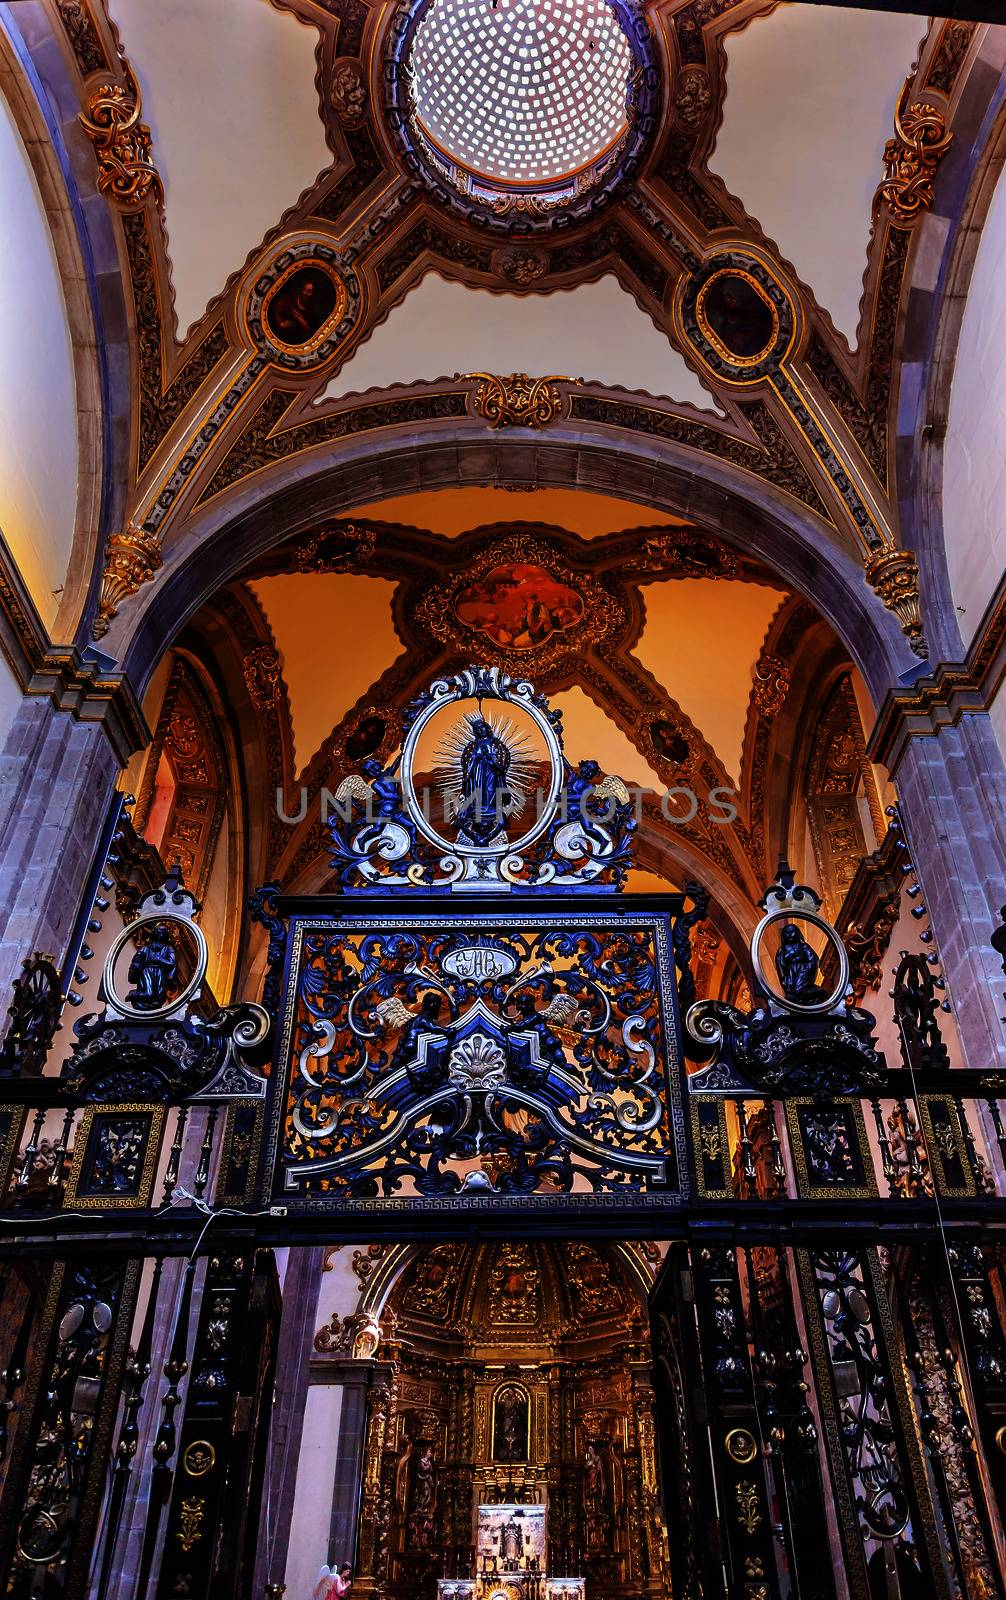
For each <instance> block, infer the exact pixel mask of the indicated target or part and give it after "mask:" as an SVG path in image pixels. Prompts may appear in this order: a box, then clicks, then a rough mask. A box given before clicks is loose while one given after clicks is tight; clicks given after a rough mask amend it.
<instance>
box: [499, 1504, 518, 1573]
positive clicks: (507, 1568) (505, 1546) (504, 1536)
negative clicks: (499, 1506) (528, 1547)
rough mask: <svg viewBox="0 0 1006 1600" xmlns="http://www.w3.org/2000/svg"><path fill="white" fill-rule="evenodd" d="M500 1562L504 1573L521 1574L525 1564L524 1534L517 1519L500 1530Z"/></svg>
mask: <svg viewBox="0 0 1006 1600" xmlns="http://www.w3.org/2000/svg"><path fill="white" fill-rule="evenodd" d="M500 1561H501V1563H502V1566H503V1571H504V1572H519V1571H520V1570H521V1568H522V1566H523V1563H524V1533H523V1530H522V1528H521V1525H520V1523H519V1522H518V1521H517V1519H516V1517H511V1518H510V1520H509V1522H504V1524H503V1526H502V1528H501V1529H500Z"/></svg>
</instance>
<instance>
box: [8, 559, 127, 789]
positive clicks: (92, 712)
mask: <svg viewBox="0 0 1006 1600" xmlns="http://www.w3.org/2000/svg"><path fill="white" fill-rule="evenodd" d="M0 649H2V651H3V654H4V655H5V656H6V658H7V660H8V662H9V664H10V667H11V670H12V671H13V673H14V676H15V678H16V679H17V682H18V684H19V685H20V688H21V692H22V693H23V694H25V695H45V696H47V697H48V699H50V700H51V701H52V703H53V705H55V706H58V707H59V709H60V710H61V711H69V712H70V714H71V715H72V716H74V717H76V718H77V719H78V720H79V721H81V722H101V723H103V724H104V725H105V731H106V733H107V734H108V737H109V739H110V741H111V744H112V748H113V749H114V751H115V754H116V757H117V759H118V760H119V761H120V762H121V763H122V764H123V765H125V763H126V762H127V761H128V760H129V757H130V756H131V755H132V753H133V751H134V750H139V749H142V747H143V746H144V745H145V744H146V743H147V742H148V741H149V739H150V730H149V728H148V727H147V724H146V721H145V719H144V716H143V712H142V711H141V709H140V704H139V701H138V700H137V698H136V696H135V694H134V693H133V688H132V685H131V684H130V683H129V680H128V679H127V678H125V677H124V676H123V675H122V674H121V673H110V674H103V673H102V672H101V669H100V667H99V666H98V664H97V663H96V662H91V661H86V660H85V659H84V657H83V656H82V655H81V653H80V651H79V650H78V649H77V648H76V647H75V646H54V645H53V644H52V643H51V642H50V639H49V636H48V634H47V632H46V630H45V627H44V625H43V623H42V619H41V618H40V617H39V615H38V612H37V611H36V610H35V607H34V605H33V603H32V601H31V597H30V596H29V594H28V592H27V590H26V589H25V588H24V586H23V584H22V582H21V579H20V577H19V575H18V573H17V571H16V569H15V567H14V563H13V561H12V560H11V558H10V556H9V554H8V553H7V551H6V550H5V549H3V548H2V547H0Z"/></svg>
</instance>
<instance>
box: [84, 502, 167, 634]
mask: <svg viewBox="0 0 1006 1600" xmlns="http://www.w3.org/2000/svg"><path fill="white" fill-rule="evenodd" d="M162 561H163V557H162V555H161V544H160V540H159V539H158V537H157V535H156V534H155V533H148V531H147V530H146V529H145V528H138V527H137V526H136V524H135V523H133V522H130V523H127V525H126V527H125V528H124V530H123V531H122V533H113V534H111V535H110V537H109V540H108V549H107V552H106V554H105V570H104V572H103V573H102V575H101V595H100V597H99V600H98V613H97V616H96V617H95V619H94V623H93V625H92V627H91V637H92V638H94V639H103V638H104V636H105V634H106V633H107V632H108V629H109V626H110V624H111V621H112V618H113V617H115V616H117V615H118V611H119V607H120V605H121V604H122V602H123V600H126V599H128V598H129V596H130V595H131V594H135V593H136V591H137V590H138V589H139V587H140V585H141V584H144V583H149V581H150V579H151V578H152V577H153V576H154V574H155V573H156V572H157V571H158V570H159V569H160V567H161V564H162Z"/></svg>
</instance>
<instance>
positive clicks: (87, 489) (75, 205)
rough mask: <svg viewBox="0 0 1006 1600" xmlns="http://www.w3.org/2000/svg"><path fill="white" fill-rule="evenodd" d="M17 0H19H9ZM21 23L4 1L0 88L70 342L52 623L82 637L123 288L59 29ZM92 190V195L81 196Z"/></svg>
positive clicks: (111, 425)
mask: <svg viewBox="0 0 1006 1600" xmlns="http://www.w3.org/2000/svg"><path fill="white" fill-rule="evenodd" d="M17 9H18V10H21V9H22V8H20V7H19V8H17ZM23 10H24V12H25V13H29V12H30V17H29V18H28V20H29V21H30V27H29V28H27V29H25V30H24V31H22V29H21V27H20V26H19V24H18V17H17V15H16V13H15V9H14V8H12V7H9V6H5V7H4V16H3V18H2V22H0V93H2V94H3V95H4V97H5V98H6V100H7V103H8V105H9V106H10V109H11V113H12V115H13V117H14V121H15V123H16V124H17V127H18V130H19V132H20V133H21V136H22V138H23V140H24V143H25V149H26V151H27V153H28V158H29V160H30V162H31V164H32V168H33V171H34V174H35V178H36V181H37V183H38V186H39V190H40V192H41V195H42V200H43V204H44V206H45V211H46V217H47V219H48V223H49V229H50V233H51V236H52V241H53V249H54V252H55V256H56V262H57V266H58V269H59V276H60V285H61V288H62V291H63V299H64V303H65V306H66V315H67V325H68V328H69V332H70V342H71V348H72V351H73V367H74V381H75V386H76V397H77V446H78V483H77V507H76V519H75V528H74V537H73V543H72V545H71V550H70V559H69V564H68V567H67V572H66V577H65V579H64V588H63V595H62V598H61V602H60V606H59V610H58V612H57V615H56V619H55V623H54V626H53V630H52V632H53V637H54V638H55V640H56V641H59V642H62V641H64V640H68V641H71V642H76V643H78V644H80V645H83V644H85V643H86V642H87V640H88V638H89V633H90V630H89V627H88V626H86V625H85V619H86V618H87V617H88V616H89V613H90V610H91V604H92V602H93V601H94V600H95V599H96V596H97V590H98V586H99V581H100V570H101V560H100V557H101V553H102V551H103V548H104V542H105V537H106V535H107V534H108V533H109V532H110V531H111V530H112V529H113V528H115V527H117V526H119V525H120V524H121V521H122V518H123V515H124V510H125V499H126V486H127V480H128V450H127V443H126V440H127V437H128V430H129V419H130V408H131V395H130V364H131V356H130V348H129V337H128V314H127V309H126V308H127V305H128V298H127V295H126V294H125V291H124V284H123V279H122V273H121V268H120V262H119V255H118V249H117V245H116V235H115V230H114V225H113V222H112V219H111V216H110V214H109V212H108V210H107V208H106V207H105V205H104V204H103V203H99V204H97V205H95V204H94V203H93V189H94V169H93V158H92V156H91V152H90V150H89V149H88V147H87V145H86V143H85V142H84V141H82V140H81V138H80V130H79V127H78V124H77V114H78V112H79V110H80V100H79V94H78V88H77V85H76V82H75V80H74V76H73V72H72V70H71V68H70V66H69V63H68V62H67V60H66V58H65V55H64V50H65V39H64V37H63V35H62V31H61V30H60V29H57V28H56V27H54V26H53V22H52V19H51V18H50V16H49V13H48V11H47V10H46V8H45V7H44V6H42V5H39V4H32V5H30V6H25V7H24V8H23ZM89 200H92V203H87V202H88V201H89Z"/></svg>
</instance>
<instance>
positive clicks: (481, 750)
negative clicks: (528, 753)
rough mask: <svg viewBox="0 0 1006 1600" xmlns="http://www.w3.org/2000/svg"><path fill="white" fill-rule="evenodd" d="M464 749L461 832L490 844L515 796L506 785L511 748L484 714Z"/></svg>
mask: <svg viewBox="0 0 1006 1600" xmlns="http://www.w3.org/2000/svg"><path fill="white" fill-rule="evenodd" d="M471 728H472V737H471V738H470V739H469V741H468V743H467V744H466V745H465V747H464V749H463V750H462V752H461V803H460V806H459V812H460V820H459V822H458V833H459V834H460V835H461V836H462V837H463V838H465V839H469V840H470V841H471V843H472V844H474V845H487V844H489V843H490V842H491V841H492V840H493V839H495V837H496V835H497V834H498V833H499V831H500V829H501V828H502V826H503V819H504V817H505V816H506V814H507V808H508V807H509V804H510V801H511V799H512V796H511V793H510V790H509V789H508V788H507V786H506V777H507V773H508V771H509V770H510V751H509V750H508V749H507V746H506V745H505V744H504V742H503V740H502V739H501V738H500V737H499V735H498V734H495V733H494V732H493V730H492V728H491V727H490V725H489V723H488V722H486V721H485V720H484V719H483V718H482V717H478V718H476V719H475V720H474V721H473V722H472V725H471Z"/></svg>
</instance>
